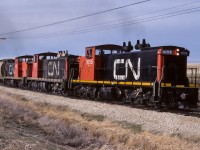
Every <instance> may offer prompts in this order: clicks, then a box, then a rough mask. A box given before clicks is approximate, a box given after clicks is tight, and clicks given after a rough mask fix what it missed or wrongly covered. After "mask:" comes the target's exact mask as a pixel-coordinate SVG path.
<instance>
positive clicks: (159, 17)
mask: <svg viewBox="0 0 200 150" xmlns="http://www.w3.org/2000/svg"><path fill="white" fill-rule="evenodd" d="M199 8H200V7H196V8H191V9H185V10H181V11H176V12H172V13H166V14H162V15H157V16H152V17H148V18H143V19H140V20H134V21H133V20H132V21H128V22H125V23H121V24H120V23H118V24H113V25H107V26H102V27H98V28H88V29H82V30H77V31H73V32H65V33H61V34H52V35H49V36H45V35H44V36H43V35H41V36H36V37H21V38H20V37H19V38H17V37H16V38H12V37H11V38H10V39H27V38H29V39H36V38H52V37H59V36H66V35H75V34H82V33H88V32H94V31H100V30H106V29H112V28H118V27H122V26H128V25H133V24H138V23H143V22H149V21H155V20H161V19H165V18H169V17H174V16H178V15H183V14H189V13H193V12H198V11H200V10H199Z"/></svg>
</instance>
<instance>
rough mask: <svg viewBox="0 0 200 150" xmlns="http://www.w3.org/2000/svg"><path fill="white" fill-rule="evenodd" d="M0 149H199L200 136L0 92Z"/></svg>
mask: <svg viewBox="0 0 200 150" xmlns="http://www.w3.org/2000/svg"><path fill="white" fill-rule="evenodd" d="M0 93H1V95H0V114H1V116H0V133H1V134H0V149H101V150H104V149H105V150H107V149H110V150H112V149H116V150H117V149H120V150H121V149H124V150H125V149H148V150H156V149H182V150H184V149H191V150H192V149H199V147H200V139H196V138H195V139H191V138H190V139H185V138H182V137H181V136H180V135H171V136H169V135H162V134H160V133H150V132H147V131H144V130H143V129H142V127H141V126H140V125H136V124H130V123H127V122H113V121H110V120H108V119H107V118H105V117H104V116H101V115H93V114H88V113H82V112H79V111H75V110H71V109H70V108H68V107H66V106H65V107H62V106H53V105H50V104H47V103H33V102H31V101H30V100H28V99H26V98H24V97H23V96H19V95H16V94H10V93H3V92H2V91H0Z"/></svg>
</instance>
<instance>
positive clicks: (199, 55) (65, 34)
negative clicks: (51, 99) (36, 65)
mask: <svg viewBox="0 0 200 150" xmlns="http://www.w3.org/2000/svg"><path fill="white" fill-rule="evenodd" d="M139 1H142V0H134V1H133V0H95V1H94V0H59V1H55V0H33V1H30V0H0V34H2V33H7V32H12V31H16V30H23V29H27V28H32V27H37V26H41V25H45V24H50V23H54V22H59V21H62V20H67V19H71V18H75V17H79V16H83V15H87V14H92V13H96V12H99V11H104V10H107V9H112V8H115V7H119V6H123V5H127V4H130V3H133V2H139ZM191 2H195V0H173V1H166V0H152V1H149V2H146V3H142V4H138V5H134V6H130V7H127V8H123V9H119V10H115V11H111V12H107V13H103V14H100V15H95V16H91V17H87V18H83V19H79V20H74V21H70V22H66V23H62V24H58V25H54V26H49V27H45V28H39V29H35V30H30V31H26V32H18V33H13V34H8V35H0V37H2V38H4V37H6V38H7V40H0V51H1V54H0V58H6V57H15V56H19V55H24V54H34V53H40V52H46V51H54V52H57V51H59V50H66V49H67V50H69V53H72V54H79V55H82V54H84V48H85V47H87V46H91V45H98V44H108V43H110V44H120V45H121V44H122V42H123V41H131V42H132V43H134V44H135V42H136V40H137V39H141V40H142V39H143V38H145V39H146V40H147V41H148V42H149V43H150V44H151V46H159V45H177V46H182V47H185V48H187V49H189V50H190V51H191V55H190V57H189V62H193V63H200V1H199V2H197V0H196V2H195V3H193V4H189V3H191ZM181 5H184V6H182V7H176V6H181ZM173 7H175V8H173ZM168 8H171V9H168ZM155 11H157V12H155ZM152 12H154V13H152ZM175 12H176V13H175ZM187 12H189V13H187ZM177 13H180V14H182V15H178V16H173V15H175V14H177ZM183 13H187V14H183ZM155 16H156V18H162V19H158V20H154V21H148V20H149V19H155V18H152V17H155ZM166 16H173V17H168V18H164V19H163V17H166ZM144 21H145V22H144ZM138 22H140V23H138ZM122 24H126V25H124V26H121V25H122ZM127 24H129V25H127ZM118 25H119V26H121V27H117V28H110V29H104V30H99V29H102V28H105V27H113V26H118ZM93 30H95V31H93ZM96 30H97V31H96ZM82 31H84V33H81V32H82ZM85 31H90V32H85ZM91 31H93V32H91ZM55 35H56V36H57V35H58V37H56V36H55ZM61 35H62V36H61ZM41 36H42V37H43V36H45V37H48V38H41ZM21 38H22V39H21Z"/></svg>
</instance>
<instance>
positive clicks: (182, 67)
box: [163, 56, 188, 86]
mask: <svg viewBox="0 0 200 150" xmlns="http://www.w3.org/2000/svg"><path fill="white" fill-rule="evenodd" d="M186 67H187V57H184V56H182V57H181V56H179V57H177V56H165V58H164V74H163V80H164V82H165V83H171V84H172V86H173V85H174V86H175V85H187V84H188V83H187V81H188V80H187V77H186Z"/></svg>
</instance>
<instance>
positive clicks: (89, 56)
mask: <svg viewBox="0 0 200 150" xmlns="http://www.w3.org/2000/svg"><path fill="white" fill-rule="evenodd" d="M86 58H87V59H91V58H92V49H87V50H86Z"/></svg>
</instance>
